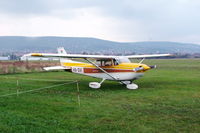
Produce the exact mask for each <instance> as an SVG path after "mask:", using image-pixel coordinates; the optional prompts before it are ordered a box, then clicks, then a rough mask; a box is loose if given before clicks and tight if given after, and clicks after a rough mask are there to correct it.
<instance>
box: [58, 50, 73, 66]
mask: <svg viewBox="0 0 200 133" xmlns="http://www.w3.org/2000/svg"><path fill="white" fill-rule="evenodd" d="M57 51H58V54H67V52H66V51H65V48H64V47H58V48H57ZM71 61H72V60H70V59H66V58H65V59H63V58H60V64H61V66H65V65H64V64H65V63H67V62H71Z"/></svg>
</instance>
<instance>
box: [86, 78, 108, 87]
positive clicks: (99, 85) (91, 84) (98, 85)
mask: <svg viewBox="0 0 200 133" xmlns="http://www.w3.org/2000/svg"><path fill="white" fill-rule="evenodd" d="M105 80H106V79H102V81H101V82H100V83H98V82H90V83H89V87H90V88H93V89H98V88H100V87H101V84H102V83H103V82H104V81H105Z"/></svg>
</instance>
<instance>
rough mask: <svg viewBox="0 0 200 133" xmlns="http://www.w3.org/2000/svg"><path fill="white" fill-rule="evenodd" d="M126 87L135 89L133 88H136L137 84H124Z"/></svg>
mask: <svg viewBox="0 0 200 133" xmlns="http://www.w3.org/2000/svg"><path fill="white" fill-rule="evenodd" d="M126 88H127V89H129V90H135V89H138V85H136V84H133V83H132V84H127V85H126Z"/></svg>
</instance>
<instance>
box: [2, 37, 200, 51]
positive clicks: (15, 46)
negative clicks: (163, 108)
mask: <svg viewBox="0 0 200 133" xmlns="http://www.w3.org/2000/svg"><path fill="white" fill-rule="evenodd" d="M60 46H63V47H65V49H66V50H67V51H69V52H71V53H81V52H90V53H91V52H101V53H137V54H143V53H200V45H197V44H187V43H178V42H131V43H127V42H124V43H122V42H113V41H107V40H101V39H96V38H81V37H23V36H1V37H0V52H1V53H2V52H22V51H23V52H55V50H56V48H57V47H60Z"/></svg>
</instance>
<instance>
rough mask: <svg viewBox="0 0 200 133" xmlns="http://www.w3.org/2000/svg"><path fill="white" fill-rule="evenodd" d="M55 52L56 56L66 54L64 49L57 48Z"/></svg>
mask: <svg viewBox="0 0 200 133" xmlns="http://www.w3.org/2000/svg"><path fill="white" fill-rule="evenodd" d="M57 50H58V54H67V52H66V51H65V48H64V47H59V48H57Z"/></svg>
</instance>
